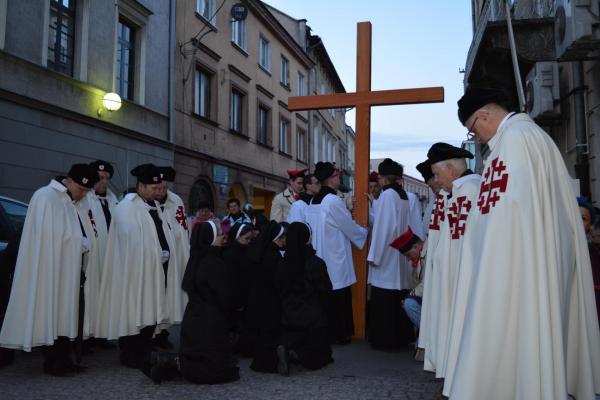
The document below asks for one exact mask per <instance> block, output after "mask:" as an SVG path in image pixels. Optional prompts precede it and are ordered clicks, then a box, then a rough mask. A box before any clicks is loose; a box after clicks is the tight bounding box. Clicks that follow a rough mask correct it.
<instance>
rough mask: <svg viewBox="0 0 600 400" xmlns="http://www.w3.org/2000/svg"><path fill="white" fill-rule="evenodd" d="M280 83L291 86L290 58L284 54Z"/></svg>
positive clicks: (282, 56)
mask: <svg viewBox="0 0 600 400" xmlns="http://www.w3.org/2000/svg"><path fill="white" fill-rule="evenodd" d="M279 83H281V84H282V85H283V86H285V87H286V88H288V89H289V87H290V60H288V59H287V57H286V56H284V55H283V54H282V55H281V73H280V76H279Z"/></svg>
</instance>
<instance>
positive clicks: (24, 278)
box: [0, 180, 83, 351]
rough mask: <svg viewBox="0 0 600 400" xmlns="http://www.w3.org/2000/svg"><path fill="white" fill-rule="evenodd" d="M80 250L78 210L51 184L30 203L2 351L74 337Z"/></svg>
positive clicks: (62, 188)
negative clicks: (63, 337)
mask: <svg viewBox="0 0 600 400" xmlns="http://www.w3.org/2000/svg"><path fill="white" fill-rule="evenodd" d="M82 245H83V233H82V231H81V225H80V224H79V218H78V214H77V209H76V208H75V205H74V204H73V201H72V200H71V197H69V195H68V193H67V188H66V187H65V186H63V185H62V184H61V183H59V182H58V181H56V180H52V181H50V184H49V185H47V186H44V187H43V188H41V189H38V190H37V191H36V192H35V193H34V194H33V197H32V198H31V201H30V202H29V208H28V210H27V216H26V217H25V224H24V225H23V233H22V236H21V244H20V246H19V254H18V256H17V263H16V267H15V274H14V278H13V285H12V290H11V294H10V300H9V303H8V308H7V310H6V315H5V317H4V323H3V325H2V331H1V332H0V346H1V347H7V348H11V349H20V350H25V351H31V349H32V348H33V347H36V346H46V345H52V344H53V343H54V340H56V338H57V337H58V336H66V337H68V338H71V339H74V338H75V337H77V322H78V316H79V315H78V311H79V283H80V273H81V268H82Z"/></svg>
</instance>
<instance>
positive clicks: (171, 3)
mask: <svg viewBox="0 0 600 400" xmlns="http://www.w3.org/2000/svg"><path fill="white" fill-rule="evenodd" d="M175 3H176V1H175V0H169V99H168V102H169V104H168V107H169V111H168V115H169V127H168V140H169V142H170V143H172V144H173V162H174V161H175V115H174V114H175V113H174V107H175V11H176V9H175V7H176V4H175Z"/></svg>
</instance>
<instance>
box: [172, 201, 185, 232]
mask: <svg viewBox="0 0 600 400" xmlns="http://www.w3.org/2000/svg"><path fill="white" fill-rule="evenodd" d="M175 219H176V220H177V222H179V225H181V226H182V228H183V229H185V230H186V231H187V230H188V227H187V221H186V219H185V213H184V212H183V206H179V207H177V212H176V213H175Z"/></svg>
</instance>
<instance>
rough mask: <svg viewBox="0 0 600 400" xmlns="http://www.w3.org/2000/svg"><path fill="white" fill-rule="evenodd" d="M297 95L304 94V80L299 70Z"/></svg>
mask: <svg viewBox="0 0 600 400" xmlns="http://www.w3.org/2000/svg"><path fill="white" fill-rule="evenodd" d="M298 96H306V81H305V79H304V75H303V74H302V73H301V72H298Z"/></svg>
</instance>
